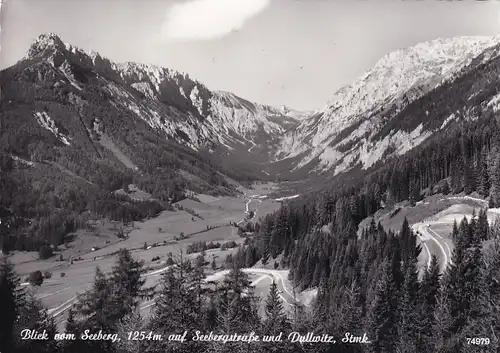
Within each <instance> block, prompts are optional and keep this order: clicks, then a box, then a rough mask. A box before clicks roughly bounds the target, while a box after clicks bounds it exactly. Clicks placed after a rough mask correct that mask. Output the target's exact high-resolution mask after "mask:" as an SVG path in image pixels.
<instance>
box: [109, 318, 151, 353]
mask: <svg viewBox="0 0 500 353" xmlns="http://www.w3.org/2000/svg"><path fill="white" fill-rule="evenodd" d="M135 331H145V332H146V331H147V329H146V327H145V324H144V321H143V318H142V317H141V314H140V312H139V310H138V309H136V310H134V311H132V312H130V313H128V314H127V315H125V316H124V317H123V318H122V319H121V320H120V322H119V323H118V328H117V334H118V336H119V337H120V338H121V340H120V341H118V342H116V345H115V348H116V349H117V352H118V353H138V352H141V351H144V349H145V346H146V345H147V342H144V341H141V340H129V339H128V336H129V334H130V332H135Z"/></svg>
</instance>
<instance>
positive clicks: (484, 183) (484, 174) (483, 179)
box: [477, 154, 491, 197]
mask: <svg viewBox="0 0 500 353" xmlns="http://www.w3.org/2000/svg"><path fill="white" fill-rule="evenodd" d="M478 179H479V180H478V183H477V184H478V193H479V195H481V196H482V197H488V196H489V194H490V187H491V183H490V175H489V173H488V160H487V158H486V155H485V154H483V156H482V158H481V160H480V164H479V173H478Z"/></svg>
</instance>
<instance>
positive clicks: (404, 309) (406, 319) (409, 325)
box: [396, 259, 419, 353]
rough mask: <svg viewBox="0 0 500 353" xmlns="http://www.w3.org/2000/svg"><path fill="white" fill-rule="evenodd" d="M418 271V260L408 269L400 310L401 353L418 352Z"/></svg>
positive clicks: (399, 334) (398, 348)
mask: <svg viewBox="0 0 500 353" xmlns="http://www.w3.org/2000/svg"><path fill="white" fill-rule="evenodd" d="M418 293H419V282H418V271H417V264H416V259H415V260H413V261H412V262H411V263H410V264H409V265H408V267H407V270H406V274H405V281H404V284H403V288H402V295H401V297H402V300H401V305H400V308H399V310H400V311H399V324H398V342H397V344H396V347H397V348H396V351H397V352H401V353H416V352H417V339H416V338H417V333H418V329H417V327H418V323H419V322H418V316H417V305H418Z"/></svg>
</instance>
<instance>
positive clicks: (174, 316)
mask: <svg viewBox="0 0 500 353" xmlns="http://www.w3.org/2000/svg"><path fill="white" fill-rule="evenodd" d="M178 263H179V266H173V267H171V268H169V269H168V270H167V271H166V272H165V273H163V274H162V276H161V279H160V284H159V285H160V288H159V295H158V297H157V298H156V300H155V305H154V307H153V311H152V317H151V320H150V323H149V325H148V327H149V328H150V329H151V330H152V331H154V332H155V333H158V334H162V335H163V336H164V337H166V336H168V335H170V334H181V335H182V334H183V333H184V331H188V337H187V339H188V340H189V339H190V337H191V336H190V335H192V334H194V332H195V331H196V330H200V331H204V329H203V327H202V324H203V322H205V321H206V317H207V309H206V305H205V304H206V303H205V300H204V297H203V293H204V291H203V288H202V286H201V283H202V281H203V277H204V275H203V271H200V269H196V268H192V266H191V262H190V261H189V260H185V259H184V258H183V257H182V254H181V255H180V259H179V261H178ZM205 344H206V343H205ZM153 346H154V347H155V349H154V350H152V352H167V351H172V350H174V351H175V352H193V353H195V352H202V349H203V342H193V341H189V342H184V343H179V342H168V341H165V340H164V341H162V342H156V343H155V344H154V345H153Z"/></svg>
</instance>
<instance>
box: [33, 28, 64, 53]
mask: <svg viewBox="0 0 500 353" xmlns="http://www.w3.org/2000/svg"><path fill="white" fill-rule="evenodd" d="M47 49H54V50H65V49H66V44H64V42H63V41H62V40H61V38H60V37H59V36H58V35H57V34H55V33H43V34H40V35H39V36H38V37H37V38H36V39H35V41H34V42H33V43H32V44H31V46H30V48H29V50H28V57H34V56H37V55H38V54H40V53H42V52H44V51H45V50H47Z"/></svg>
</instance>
